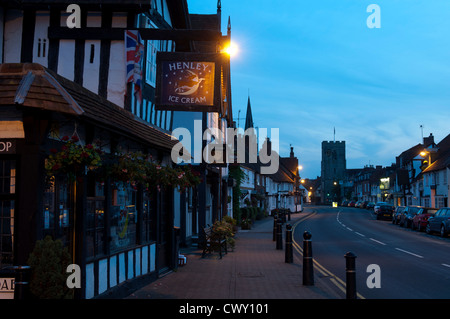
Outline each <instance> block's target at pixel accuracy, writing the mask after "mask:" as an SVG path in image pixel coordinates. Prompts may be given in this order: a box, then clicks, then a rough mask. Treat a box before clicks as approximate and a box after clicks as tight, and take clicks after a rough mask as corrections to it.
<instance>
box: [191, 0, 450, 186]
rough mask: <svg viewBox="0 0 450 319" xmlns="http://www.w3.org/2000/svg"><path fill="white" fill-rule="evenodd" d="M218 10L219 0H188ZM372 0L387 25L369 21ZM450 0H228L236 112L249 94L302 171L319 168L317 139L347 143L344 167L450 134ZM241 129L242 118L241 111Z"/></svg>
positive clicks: (258, 116) (383, 159) (308, 174)
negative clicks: (372, 25)
mask: <svg viewBox="0 0 450 319" xmlns="http://www.w3.org/2000/svg"><path fill="white" fill-rule="evenodd" d="M187 1H188V6H189V11H190V13H200V14H213V13H215V12H216V11H217V1H216V0H187ZM370 4H377V5H378V6H379V8H380V10H381V11H380V12H381V15H380V18H381V28H372V29H371V28H369V27H368V26H367V22H366V21H367V18H368V17H369V16H370V15H371V12H367V7H368V6H369V5H370ZM449 12H450V1H448V0H433V1H430V0H371V1H364V0H358V1H355V0H316V1H298V0H284V1H274V0H272V1H268V0H246V1H242V0H222V23H223V26H222V32H223V33H224V34H226V26H227V21H228V17H229V16H230V17H231V27H232V29H231V36H232V41H233V42H235V43H236V44H237V45H238V47H239V53H238V55H237V56H235V57H233V59H232V66H231V67H232V73H231V77H232V78H231V81H232V97H233V101H232V102H233V116H234V117H235V118H236V122H238V119H237V118H238V112H239V110H240V111H241V112H240V117H241V118H245V113H246V107H247V99H248V96H249V95H250V99H251V105H252V113H253V120H254V123H255V126H256V127H260V128H267V129H269V130H270V128H279V129H280V154H281V155H282V156H289V151H290V150H289V147H290V145H292V146H293V147H294V152H295V155H296V156H297V157H298V158H299V162H300V164H301V165H303V167H304V169H303V171H302V173H301V176H302V177H303V178H316V177H317V176H320V162H321V143H322V141H332V140H333V139H334V134H333V132H334V128H335V129H336V140H337V141H342V140H344V141H345V142H346V158H347V168H362V167H364V166H365V165H369V164H370V165H383V166H387V165H390V164H391V163H393V162H395V157H396V156H398V155H400V154H401V153H402V152H403V151H405V150H406V149H408V148H410V147H412V146H414V145H416V144H418V143H420V142H421V141H422V130H421V127H420V126H421V125H423V136H425V137H426V136H429V135H430V133H432V134H433V135H434V136H435V141H436V142H439V141H441V140H442V139H443V138H444V137H446V136H447V135H448V134H449V133H450V37H449V36H448V30H450V19H448V15H449ZM239 122H240V126H241V127H243V126H244V123H245V120H244V119H240V120H239Z"/></svg>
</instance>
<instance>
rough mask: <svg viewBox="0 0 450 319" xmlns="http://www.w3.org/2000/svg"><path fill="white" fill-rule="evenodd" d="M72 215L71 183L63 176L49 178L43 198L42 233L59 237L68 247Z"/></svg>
mask: <svg viewBox="0 0 450 319" xmlns="http://www.w3.org/2000/svg"><path fill="white" fill-rule="evenodd" d="M72 215H73V207H72V187H71V183H70V182H69V181H68V179H67V177H65V176H57V177H53V178H51V179H50V180H48V182H47V186H46V189H45V191H44V198H43V228H44V234H45V235H50V236H52V237H53V238H55V239H60V240H61V241H62V242H63V244H64V245H65V246H69V247H70V242H71V239H72V238H71V220H72Z"/></svg>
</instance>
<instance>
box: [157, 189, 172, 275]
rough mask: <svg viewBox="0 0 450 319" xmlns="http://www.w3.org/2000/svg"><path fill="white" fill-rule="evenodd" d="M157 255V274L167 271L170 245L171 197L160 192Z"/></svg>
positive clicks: (164, 192) (166, 192) (167, 193)
mask: <svg viewBox="0 0 450 319" xmlns="http://www.w3.org/2000/svg"><path fill="white" fill-rule="evenodd" d="M159 199H160V210H159V225H158V226H159V238H158V239H159V253H158V269H159V273H164V272H166V271H168V270H169V267H170V261H171V260H170V256H171V247H172V246H171V244H172V228H173V227H172V224H173V214H172V203H171V200H172V197H171V196H170V192H169V191H162V192H161V193H160V196H159Z"/></svg>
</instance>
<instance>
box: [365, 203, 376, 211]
mask: <svg viewBox="0 0 450 319" xmlns="http://www.w3.org/2000/svg"><path fill="white" fill-rule="evenodd" d="M374 206H375V203H374V202H368V203H367V205H366V209H372V210H373V208H374Z"/></svg>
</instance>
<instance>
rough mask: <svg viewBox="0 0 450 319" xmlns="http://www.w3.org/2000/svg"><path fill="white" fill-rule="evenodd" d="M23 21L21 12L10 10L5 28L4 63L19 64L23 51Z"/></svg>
mask: <svg viewBox="0 0 450 319" xmlns="http://www.w3.org/2000/svg"><path fill="white" fill-rule="evenodd" d="M22 21H23V16H22V12H21V11H17V10H8V12H7V14H6V16H5V27H4V47H3V50H4V61H3V62H4V63H19V62H20V51H21V49H22V42H21V39H22Z"/></svg>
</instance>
